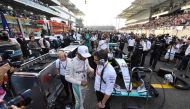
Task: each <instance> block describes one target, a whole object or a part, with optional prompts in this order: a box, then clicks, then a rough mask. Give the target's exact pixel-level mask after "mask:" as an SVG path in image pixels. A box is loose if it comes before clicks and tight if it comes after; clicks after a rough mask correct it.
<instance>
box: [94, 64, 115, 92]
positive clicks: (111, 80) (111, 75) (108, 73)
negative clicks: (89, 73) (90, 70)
mask: <svg viewBox="0 0 190 109" xmlns="http://www.w3.org/2000/svg"><path fill="white" fill-rule="evenodd" d="M102 69H103V65H98V66H97V69H96V77H95V85H94V88H95V90H96V91H100V92H102V93H104V94H106V95H111V94H112V92H113V89H114V85H115V82H116V77H117V74H116V72H115V69H114V68H113V66H112V65H111V64H109V63H108V65H107V66H106V68H105V70H104V73H103V79H104V81H105V82H106V83H104V82H103V81H102V82H101V89H100V81H101V77H100V75H101V72H102Z"/></svg>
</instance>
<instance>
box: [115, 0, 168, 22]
mask: <svg viewBox="0 0 190 109" xmlns="http://www.w3.org/2000/svg"><path fill="white" fill-rule="evenodd" d="M165 1H167V0H135V1H134V2H133V3H132V4H131V6H129V7H128V8H126V9H125V10H123V12H122V13H121V14H119V15H118V17H119V18H126V19H127V18H130V17H131V16H133V15H135V14H138V13H139V12H141V11H143V10H147V9H150V8H151V7H154V6H156V5H158V4H161V3H163V2H165Z"/></svg>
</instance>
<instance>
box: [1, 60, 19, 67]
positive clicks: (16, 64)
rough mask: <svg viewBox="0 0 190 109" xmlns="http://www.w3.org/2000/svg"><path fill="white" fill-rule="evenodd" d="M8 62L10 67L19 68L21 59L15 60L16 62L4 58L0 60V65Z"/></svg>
mask: <svg viewBox="0 0 190 109" xmlns="http://www.w3.org/2000/svg"><path fill="white" fill-rule="evenodd" d="M7 63H8V64H9V65H10V66H11V67H14V68H19V67H20V66H21V64H22V62H21V61H16V62H11V60H9V59H7V60H4V61H1V62H0V66H3V65H5V64H7Z"/></svg>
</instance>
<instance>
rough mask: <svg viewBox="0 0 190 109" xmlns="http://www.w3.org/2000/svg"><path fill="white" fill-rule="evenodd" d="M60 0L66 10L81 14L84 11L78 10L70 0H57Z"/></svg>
mask: <svg viewBox="0 0 190 109" xmlns="http://www.w3.org/2000/svg"><path fill="white" fill-rule="evenodd" d="M59 1H60V2H61V5H63V6H65V7H66V8H67V9H68V10H70V11H71V12H73V14H75V15H79V16H83V15H84V13H83V12H82V11H80V10H79V9H78V8H77V7H76V6H75V5H74V4H73V3H71V2H70V0H59Z"/></svg>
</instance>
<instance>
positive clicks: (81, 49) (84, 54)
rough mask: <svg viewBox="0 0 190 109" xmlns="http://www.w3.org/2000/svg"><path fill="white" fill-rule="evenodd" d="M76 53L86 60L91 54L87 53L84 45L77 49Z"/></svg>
mask: <svg viewBox="0 0 190 109" xmlns="http://www.w3.org/2000/svg"><path fill="white" fill-rule="evenodd" d="M78 53H79V54H80V55H82V56H83V57H85V58H88V57H90V56H91V54H90V53H89V51H88V47H87V46H84V45H82V46H79V47H78Z"/></svg>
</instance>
